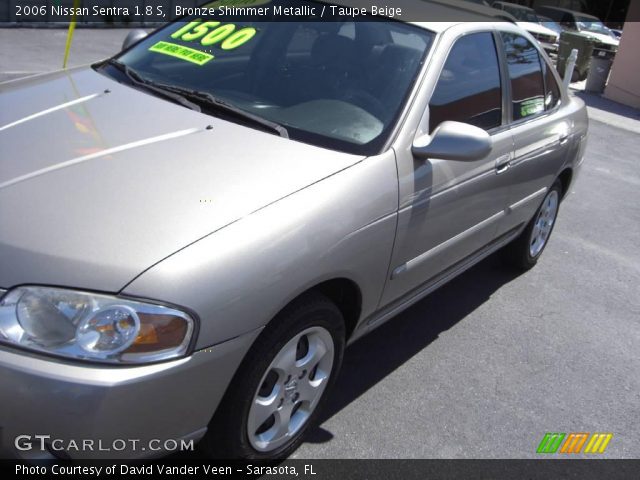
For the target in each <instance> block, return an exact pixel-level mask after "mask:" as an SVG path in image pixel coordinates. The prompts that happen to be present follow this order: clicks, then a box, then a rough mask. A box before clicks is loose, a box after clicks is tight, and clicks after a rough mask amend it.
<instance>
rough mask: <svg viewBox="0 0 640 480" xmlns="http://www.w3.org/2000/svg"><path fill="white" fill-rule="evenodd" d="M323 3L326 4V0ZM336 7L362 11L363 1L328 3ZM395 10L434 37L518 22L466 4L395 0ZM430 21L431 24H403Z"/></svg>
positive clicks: (445, 0)
mask: <svg viewBox="0 0 640 480" xmlns="http://www.w3.org/2000/svg"><path fill="white" fill-rule="evenodd" d="M323 1H324V0H323ZM326 1H327V2H329V1H330V3H331V4H333V5H343V6H351V7H358V8H362V6H363V2H362V0H326ZM392 6H393V7H394V8H401V9H402V17H399V18H398V20H400V21H403V22H405V23H408V24H411V25H416V26H419V27H422V28H425V29H428V30H431V31H433V32H435V33H441V32H444V31H445V30H448V29H449V28H451V27H453V26H455V25H459V24H463V23H466V22H491V21H494V22H495V21H508V22H511V23H516V18H515V17H514V16H513V15H511V14H510V13H508V12H505V11H504V10H498V9H496V8H491V7H486V6H484V5H478V4H476V3H473V2H468V1H466V0H394V2H393V4H392ZM403 18H407V19H422V18H424V19H425V20H427V19H428V21H418V20H403Z"/></svg>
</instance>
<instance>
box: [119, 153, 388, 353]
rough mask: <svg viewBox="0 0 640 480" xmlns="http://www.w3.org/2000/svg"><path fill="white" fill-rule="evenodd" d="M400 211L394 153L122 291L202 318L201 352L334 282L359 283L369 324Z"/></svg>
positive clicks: (229, 231)
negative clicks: (309, 291) (179, 307)
mask: <svg viewBox="0 0 640 480" xmlns="http://www.w3.org/2000/svg"><path fill="white" fill-rule="evenodd" d="M283 174H286V172H283ZM247 194H249V195H250V192H248V193H247ZM397 209H398V180H397V170H396V164H395V156H394V154H393V151H392V150H390V151H388V152H386V153H385V154H382V155H380V156H377V157H370V158H367V159H365V160H363V161H362V162H360V163H358V164H356V165H354V166H352V167H350V168H347V169H345V170H343V171H341V172H338V173H337V174H335V175H333V176H331V177H329V178H326V179H324V180H322V181H321V182H318V183H316V184H314V185H311V186H309V187H307V188H305V189H303V190H301V191H298V192H296V193H294V194H292V195H289V196H288V197H286V198H284V199H282V200H279V201H278V202H276V203H274V204H271V205H268V206H266V207H264V208H262V209H260V210H258V211H256V212H254V213H252V214H251V215H248V216H246V217H244V218H242V219H240V220H238V221H236V222H234V223H232V224H231V225H228V226H227V227H225V228H223V229H221V230H219V231H217V232H214V233H212V234H211V235H209V236H207V237H205V238H203V239H201V240H199V241H198V242H196V243H194V244H192V245H190V246H189V247H187V248H185V249H183V250H181V251H179V252H177V253H175V254H173V255H172V256H170V257H168V258H167V259H165V260H163V261H162V262H160V263H159V264H157V265H155V266H154V267H152V268H150V269H149V270H147V271H146V272H144V273H143V274H142V275H141V276H139V277H138V278H136V279H135V280H134V281H133V282H131V283H130V284H129V285H127V286H126V288H125V289H124V290H123V293H124V294H126V295H132V296H137V297H143V298H151V299H158V300H162V301H165V302H171V303H173V304H177V305H183V306H185V307H188V308H190V309H191V310H193V311H194V312H196V313H197V314H198V316H199V317H200V321H201V324H200V329H199V337H198V339H197V343H196V349H202V348H205V347H208V346H211V345H215V344H217V343H220V342H223V341H225V340H228V339H230V338H234V337H237V336H239V335H242V334H244V333H246V332H250V331H252V330H255V329H256V328H259V327H262V326H264V325H266V324H267V323H268V322H269V321H270V320H271V319H272V318H273V317H274V316H275V315H276V314H277V313H278V312H279V311H280V310H281V309H282V308H283V307H284V306H285V305H286V304H287V303H288V302H290V301H291V300H292V299H293V298H295V297H296V296H297V295H299V294H300V293H301V292H304V291H306V290H307V289H309V288H311V287H312V286H314V285H317V284H318V283H321V282H323V281H325V280H329V279H331V278H348V279H350V280H353V281H354V282H355V283H356V284H357V285H358V287H359V288H360V290H361V294H362V305H361V317H360V318H365V317H366V316H368V315H369V314H371V313H373V312H374V311H375V309H376V308H377V306H378V302H379V300H380V297H381V294H382V289H383V287H384V283H385V278H386V276H387V272H388V268H389V261H390V256H391V250H392V248H393V241H394V237H395V231H396V213H397Z"/></svg>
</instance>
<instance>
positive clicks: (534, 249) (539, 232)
mask: <svg viewBox="0 0 640 480" xmlns="http://www.w3.org/2000/svg"><path fill="white" fill-rule="evenodd" d="M561 197H562V185H561V184H560V182H559V181H556V182H555V183H554V184H553V186H552V187H551V188H550V189H549V191H548V192H547V195H546V196H545V197H544V200H543V201H542V204H541V205H540V208H538V211H537V212H536V214H535V215H534V216H533V218H532V219H531V221H530V222H529V224H528V225H527V227H526V228H525V229H524V231H523V232H522V233H521V234H520V236H519V237H518V238H516V239H515V240H514V241H513V242H512V243H511V244H509V245H508V246H507V248H506V250H505V253H506V254H507V258H508V259H509V261H510V263H512V264H513V265H514V266H516V267H518V268H521V269H523V270H529V269H530V268H533V267H534V266H535V264H536V263H537V262H538V259H539V258H540V256H541V255H542V252H543V251H544V249H545V247H546V246H547V243H548V242H549V237H550V236H551V232H553V227H554V226H555V223H556V218H557V217H558V211H559V208H560V199H561Z"/></svg>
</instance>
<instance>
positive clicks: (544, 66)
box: [495, 28, 565, 128]
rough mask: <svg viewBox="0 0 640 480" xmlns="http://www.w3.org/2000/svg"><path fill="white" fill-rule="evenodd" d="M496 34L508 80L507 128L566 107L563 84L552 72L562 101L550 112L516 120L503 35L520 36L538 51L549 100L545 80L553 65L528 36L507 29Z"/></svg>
mask: <svg viewBox="0 0 640 480" xmlns="http://www.w3.org/2000/svg"><path fill="white" fill-rule="evenodd" d="M495 33H496V36H497V37H499V40H500V46H501V48H500V50H501V59H500V60H501V65H502V68H503V70H504V73H505V74H506V79H507V85H508V88H506V89H505V96H506V97H507V99H506V100H507V104H508V106H509V107H508V108H509V110H510V112H509V116H508V118H507V126H508V128H513V127H517V126H520V125H525V124H528V123H529V122H532V121H535V120H538V119H541V118H545V117H547V116H550V115H553V114H554V113H556V112H557V111H558V110H559V109H560V108H561V107H562V106H563V105H564V100H565V98H564V93H563V91H562V84H561V83H559V82H558V78H557V77H556V75H555V73H554V72H553V70H552V71H551V74H552V75H553V77H554V80H555V82H556V84H557V85H558V88H559V89H560V101H559V102H558V103H557V104H556V106H555V107H553V108H552V109H550V110H546V109H545V110H543V111H542V112H540V113H537V114H535V115H531V116H529V117H525V118H521V119H518V120H514V118H513V92H512V90H511V76H510V75H509V62H508V61H507V52H506V49H505V45H504V41H503V39H502V34H503V33H510V34H513V35H519V36H521V37H523V38H525V39H526V40H527V41H528V42H529V43H531V45H533V47H534V48H535V49H536V51H537V52H538V59H539V61H540V68H541V69H542V90H543V92H544V98H545V99H546V98H547V84H546V80H545V73H546V69H547V68H553V65H551V64H550V63H549V62H548V60H547V58H545V55H543V54H542V50H541V47H540V46H539V45H538V43H537V42H532V41H531V39H529V38H528V37H527V36H526V35H523V34H522V33H521V32H515V31H513V30H510V29H509V30H507V29H498V28H496V29H495Z"/></svg>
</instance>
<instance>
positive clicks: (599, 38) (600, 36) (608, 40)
mask: <svg viewBox="0 0 640 480" xmlns="http://www.w3.org/2000/svg"><path fill="white" fill-rule="evenodd" d="M580 33H582V34H583V35H585V36H587V37H590V38H593V39H594V40H595V41H596V42H600V43H604V44H605V45H612V46H616V47H617V46H618V45H620V40H616V39H615V38H612V37H611V36H610V35H606V34H604V33H595V32H590V31H588V30H583V31H582V32H580Z"/></svg>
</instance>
